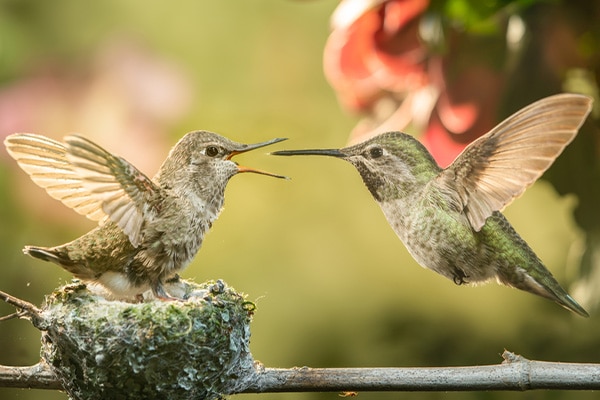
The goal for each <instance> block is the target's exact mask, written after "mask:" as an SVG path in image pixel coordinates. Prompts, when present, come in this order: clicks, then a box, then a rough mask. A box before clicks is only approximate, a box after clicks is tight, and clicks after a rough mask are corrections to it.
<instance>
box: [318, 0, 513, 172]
mask: <svg viewBox="0 0 600 400" xmlns="http://www.w3.org/2000/svg"><path fill="white" fill-rule="evenodd" d="M428 7H429V1H428V0H371V1H368V0H344V1H342V2H341V3H340V5H339V7H338V9H337V10H336V12H335V14H334V16H333V23H332V25H333V30H332V33H331V35H330V37H329V39H328V41H327V44H326V46H325V54H324V70H325V75H326V77H327V79H328V80H329V82H330V84H331V85H332V87H333V88H334V89H335V90H336V92H337V95H338V97H339V100H340V102H341V103H342V104H343V105H344V106H345V107H347V108H348V109H350V110H352V111H355V112H360V113H363V114H365V115H366V118H365V119H363V120H362V121H361V122H360V123H359V124H358V126H357V127H356V128H355V129H354V130H353V132H352V134H351V138H350V142H351V143H355V142H360V141H363V140H366V139H368V138H370V137H372V136H375V135H376V134H378V133H382V132H384V131H389V130H403V129H405V128H406V127H407V126H408V125H411V126H412V127H413V128H414V129H416V130H420V131H423V132H424V135H423V136H422V141H423V142H424V144H425V145H426V146H427V147H428V149H429V150H430V151H431V152H432V154H433V156H434V157H435V158H436V160H437V161H438V163H439V164H440V165H442V166H446V165H448V164H450V163H451V162H452V161H453V160H454V158H455V157H456V156H457V155H458V154H459V153H460V151H462V149H463V148H464V147H465V146H466V145H467V144H468V143H470V142H471V141H472V140H473V139H475V138H477V137H478V136H480V135H482V134H484V133H486V132H487V131H488V130H489V129H491V128H492V127H493V126H494V124H495V122H496V115H495V113H496V110H497V108H498V101H499V100H498V99H499V98H500V92H501V89H502V85H503V83H504V80H503V77H502V73H501V71H497V70H495V69H493V68H492V67H490V66H489V65H488V64H487V62H486V61H485V57H484V58H483V61H480V58H481V51H480V50H479V49H478V48H475V47H471V48H470V47H469V43H468V42H467V45H465V42H464V40H462V39H463V38H462V37H460V36H459V35H455V36H454V37H450V38H449V39H448V38H444V39H445V43H444V45H445V46H446V47H447V48H446V51H445V52H444V53H443V55H442V54H441V53H440V52H437V51H434V50H432V46H430V45H429V44H428V43H427V42H426V40H424V36H426V35H427V34H428V33H427V29H432V28H433V29H435V21H429V20H428V19H427V17H425V13H426V11H427V9H428ZM459 51H460V53H458V52H459ZM457 54H460V55H457Z"/></svg>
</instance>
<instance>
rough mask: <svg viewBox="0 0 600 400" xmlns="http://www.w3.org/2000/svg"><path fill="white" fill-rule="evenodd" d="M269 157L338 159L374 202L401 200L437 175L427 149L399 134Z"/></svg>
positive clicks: (409, 137) (292, 151) (282, 152)
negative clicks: (355, 175)
mask: <svg viewBox="0 0 600 400" xmlns="http://www.w3.org/2000/svg"><path fill="white" fill-rule="evenodd" d="M271 154H274V155H279V156H292V155H319V156H331V157H337V158H342V159H344V160H346V161H348V162H349V163H351V164H352V165H354V167H356V169H357V170H358V172H359V173H360V175H361V177H362V179H363V182H364V183H365V185H366V186H367V188H368V189H369V191H370V192H371V194H372V195H373V197H375V199H376V200H377V201H383V200H385V199H389V198H398V197H401V196H403V194H406V193H408V192H409V191H410V190H411V189H412V188H414V187H415V185H419V184H425V183H427V182H428V181H429V180H431V179H432V178H433V177H434V176H435V175H437V174H438V173H439V172H440V171H441V168H440V167H439V166H438V165H437V163H436V162H435V160H434V159H433V157H432V156H431V154H430V153H429V152H428V151H427V149H426V148H425V147H424V146H423V145H422V144H421V143H420V142H419V141H418V140H416V139H415V138H414V137H412V136H411V135H407V134H405V133H402V132H388V133H384V134H381V135H379V136H376V137H374V138H372V139H369V140H366V141H364V142H362V143H359V144H356V145H354V146H349V147H345V148H342V149H313V150H283V151H275V152H272V153H271Z"/></svg>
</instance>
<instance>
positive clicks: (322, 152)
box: [270, 149, 346, 158]
mask: <svg viewBox="0 0 600 400" xmlns="http://www.w3.org/2000/svg"><path fill="white" fill-rule="evenodd" d="M270 154H272V155H274V156H329V157H338V158H342V157H346V154H344V153H342V152H341V151H340V150H338V149H307V150H280V151H274V152H272V153H270Z"/></svg>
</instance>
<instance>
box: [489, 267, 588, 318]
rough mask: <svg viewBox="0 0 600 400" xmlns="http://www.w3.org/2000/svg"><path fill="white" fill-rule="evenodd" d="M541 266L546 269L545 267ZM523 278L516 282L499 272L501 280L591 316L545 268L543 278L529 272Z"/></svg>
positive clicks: (580, 313)
mask: <svg viewBox="0 0 600 400" xmlns="http://www.w3.org/2000/svg"><path fill="white" fill-rule="evenodd" d="M540 266H541V264H540ZM541 267H542V268H544V269H545V267H543V266H541ZM523 278H524V279H520V280H519V282H514V281H509V280H508V279H503V277H502V275H501V274H499V279H500V281H501V282H502V283H504V284H506V285H508V286H513V287H515V288H517V289H521V290H525V291H527V292H530V293H533V294H537V295H538V296H542V297H545V298H547V299H549V300H552V301H554V302H556V303H558V304H559V305H561V306H562V307H564V308H566V309H567V310H570V311H573V312H574V313H576V314H578V315H581V316H582V317H589V316H590V315H589V314H588V312H587V311H585V309H584V308H583V307H582V306H580V305H579V303H577V302H576V301H575V299H573V298H572V297H571V295H569V293H567V292H566V291H565V290H564V289H563V288H562V287H561V286H560V284H559V283H558V282H557V281H556V279H554V277H553V276H552V275H551V274H550V271H548V270H546V269H545V273H544V274H541V277H540V278H541V279H535V278H534V277H532V276H531V275H529V274H527V273H524V274H523Z"/></svg>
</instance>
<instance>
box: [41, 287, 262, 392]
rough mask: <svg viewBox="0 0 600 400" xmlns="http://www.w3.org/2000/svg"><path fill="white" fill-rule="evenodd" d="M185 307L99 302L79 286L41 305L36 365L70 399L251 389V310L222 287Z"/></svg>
mask: <svg viewBox="0 0 600 400" xmlns="http://www.w3.org/2000/svg"><path fill="white" fill-rule="evenodd" d="M178 285H179V286H180V289H182V292H183V296H182V298H183V299H184V300H182V301H160V300H153V301H147V302H142V303H127V302H123V301H114V300H106V299H105V298H103V297H101V296H99V295H95V294H93V293H91V292H90V291H88V290H87V289H86V287H85V285H82V284H71V285H67V286H64V287H62V288H60V289H58V290H57V291H55V292H54V293H53V294H52V295H50V296H49V297H48V298H47V299H46V303H45V305H44V307H43V312H42V314H41V317H42V320H43V322H44V323H43V325H44V326H43V328H42V329H43V335H42V351H41V353H42V358H43V359H44V360H45V361H46V362H47V363H48V365H50V366H51V368H52V369H53V370H54V372H55V374H56V375H57V377H59V379H60V381H61V383H62V385H63V387H64V388H65V390H66V391H67V393H68V394H69V395H70V396H71V398H73V399H125V398H127V399H149V398H168V399H192V398H193V399H205V398H206V399H210V398H218V397H221V396H222V395H224V394H230V393H236V392H240V391H242V390H243V389H244V388H246V387H248V386H250V384H252V383H253V381H254V377H255V372H254V366H253V364H254V361H253V358H252V355H251V354H250V350H249V342H250V325H249V324H250V321H251V318H252V314H253V311H254V304H253V303H251V302H248V301H246V300H245V297H244V296H243V295H241V294H239V293H237V292H236V291H235V290H234V289H232V288H230V287H228V286H227V285H226V284H225V283H223V282H222V281H217V282H207V283H204V284H195V283H192V282H189V281H183V280H181V281H179V282H178Z"/></svg>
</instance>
